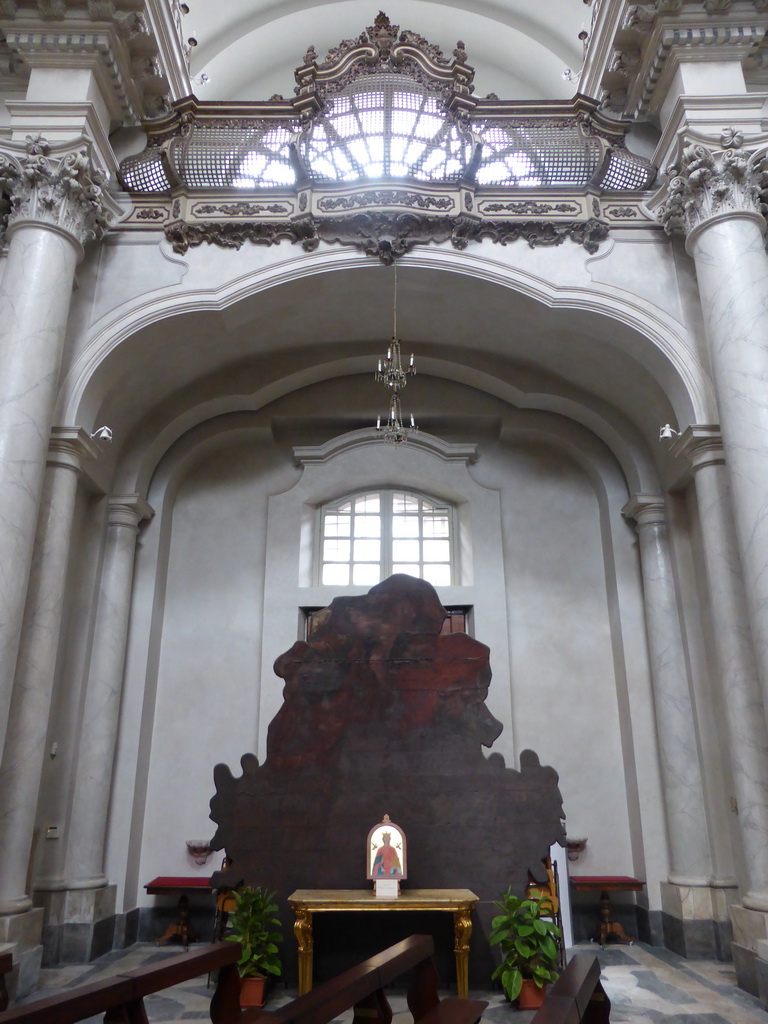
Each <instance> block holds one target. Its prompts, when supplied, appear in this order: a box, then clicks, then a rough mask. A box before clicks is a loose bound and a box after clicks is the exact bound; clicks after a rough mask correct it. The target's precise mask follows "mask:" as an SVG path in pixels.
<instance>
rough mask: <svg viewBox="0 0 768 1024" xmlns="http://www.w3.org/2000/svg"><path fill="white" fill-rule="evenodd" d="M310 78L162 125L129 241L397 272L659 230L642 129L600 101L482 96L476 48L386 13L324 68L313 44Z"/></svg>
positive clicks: (136, 188)
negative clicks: (265, 249)
mask: <svg viewBox="0 0 768 1024" xmlns="http://www.w3.org/2000/svg"><path fill="white" fill-rule="evenodd" d="M295 77H296V83H297V84H296V89H295V94H294V96H293V97H292V98H290V99H285V98H283V97H282V96H273V97H272V98H271V99H270V100H268V101H265V102H260V103H249V104H244V103H241V104H232V105H229V106H224V105H222V104H216V105H215V106H214V105H212V104H208V105H206V104H202V103H198V101H197V100H196V99H194V98H190V99H188V100H184V101H181V102H180V103H177V104H175V105H174V110H173V112H172V113H171V114H170V115H169V116H168V117H166V118H163V119H159V120H157V121H155V122H152V123H147V124H145V128H146V130H147V134H148V146H147V149H146V150H145V151H144V152H143V153H139V154H137V155H135V156H132V157H129V158H127V159H126V160H124V161H123V163H122V164H121V168H120V174H121V180H122V182H123V184H124V186H125V187H126V189H128V190H129V191H130V192H131V193H132V199H133V201H134V210H133V213H132V214H131V216H130V218H129V219H128V220H127V221H126V223H125V225H124V227H125V228H126V229H134V228H135V229H138V228H142V229H143V230H146V229H147V228H148V227H150V226H153V225H156V226H157V227H162V229H163V230H164V231H165V233H166V236H167V238H168V239H169V241H170V242H171V244H172V246H173V248H174V250H175V251H176V252H180V253H183V252H185V251H187V250H188V249H190V248H192V247H195V246H198V245H202V244H203V243H208V244H215V245H220V246H224V247H227V248H239V247H240V246H241V245H243V244H244V243H245V242H251V243H255V244H261V245H272V244H276V243H279V242H281V241H284V240H287V241H289V242H292V243H295V244H300V245H301V246H302V247H303V248H304V249H305V250H307V251H312V250H314V249H316V248H317V247H318V245H320V244H321V243H333V244H341V245H349V246H354V247H356V248H357V249H359V250H360V251H362V252H365V253H366V254H368V255H374V256H376V257H378V258H379V259H381V260H382V261H383V262H385V263H390V262H392V261H393V260H395V259H397V258H398V257H399V256H401V255H403V254H404V253H406V252H409V251H410V250H411V249H413V247H414V246H416V245H423V244H428V243H444V242H449V243H451V244H452V245H454V246H455V247H457V248H465V247H466V246H467V245H469V244H470V243H472V242H476V241H482V240H483V239H490V240H492V241H495V242H499V243H501V244H507V243H510V242H513V241H516V240H518V239H524V240H525V241H526V242H527V243H528V244H529V245H531V246H535V245H559V244H561V243H562V242H563V241H564V240H566V239H570V240H572V241H574V242H576V243H577V244H579V245H582V246H583V247H584V248H585V249H586V250H587V251H588V252H590V253H591V252H594V251H595V250H596V249H597V247H598V245H599V243H600V242H601V241H602V240H603V239H604V238H605V237H606V236H607V233H608V226H609V225H611V226H612V227H613V226H625V225H628V224H629V223H630V222H632V224H633V226H634V225H637V224H638V223H640V222H645V223H649V220H648V218H647V216H646V215H645V214H644V213H643V212H642V207H641V205H640V197H639V193H640V192H642V191H643V190H645V189H646V188H647V187H648V186H649V185H650V183H651V181H652V179H653V177H654V176H655V170H654V168H653V167H652V166H651V165H650V164H649V162H648V161H647V160H644V159H642V158H641V157H637V156H635V155H634V154H632V153H631V152H629V151H628V150H627V149H626V147H625V145H624V136H625V134H626V131H627V130H628V127H629V126H628V124H626V123H623V122H619V121H616V119H615V118H608V117H604V116H603V115H602V114H601V113H600V111H599V110H598V107H597V104H596V103H594V102H592V101H590V100H588V99H586V98H584V97H579V98H577V99H576V100H574V101H573V102H570V103H545V104H541V105H533V104H530V103H514V102H509V101H503V100H500V99H499V98H498V97H497V96H493V95H491V96H488V97H486V98H485V99H480V98H478V97H476V96H474V95H473V91H472V90H473V86H472V80H473V78H474V71H473V69H472V67H471V66H470V65H469V64H468V63H467V54H466V51H465V49H464V45H463V43H461V42H459V43H458V44H457V46H456V48H455V49H454V51H453V54H452V56H451V57H446V56H445V55H444V54H443V53H442V51H441V50H440V49H439V48H438V47H436V46H434V45H432V44H431V43H429V42H428V41H427V40H426V39H424V38H423V37H422V36H420V35H418V34H417V33H415V32H410V31H405V30H403V31H401V30H400V27H399V26H397V25H392V24H391V23H390V21H389V19H388V18H387V17H386V15H384V14H379V16H378V17H377V18H376V21H375V23H374V24H373V25H372V26H370V27H369V28H368V29H366V30H365V31H364V32H362V33H361V34H360V35H359V36H358V37H356V38H354V39H347V40H344V41H343V42H342V43H340V44H339V45H338V46H337V47H334V48H333V49H332V50H331V52H330V53H329V54H328V56H327V57H326V58H325V59H324V60H318V58H317V54H316V53H315V50H314V48H313V47H310V48H309V50H308V51H307V53H306V54H305V57H304V62H303V64H302V65H301V66H300V67H299V68H298V69H297V70H296V73H295ZM617 193H618V194H619V197H620V198H621V200H622V202H621V203H619V204H616V203H610V205H609V202H608V201H609V199H614V198H616V194H617ZM161 197H162V198H161ZM625 212H626V216H625Z"/></svg>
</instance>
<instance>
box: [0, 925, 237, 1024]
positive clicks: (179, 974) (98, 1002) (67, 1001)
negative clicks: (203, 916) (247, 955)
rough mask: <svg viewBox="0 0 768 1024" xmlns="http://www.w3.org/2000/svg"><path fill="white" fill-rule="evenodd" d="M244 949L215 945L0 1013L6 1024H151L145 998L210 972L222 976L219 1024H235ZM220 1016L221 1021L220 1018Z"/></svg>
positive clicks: (215, 1003)
mask: <svg viewBox="0 0 768 1024" xmlns="http://www.w3.org/2000/svg"><path fill="white" fill-rule="evenodd" d="M239 957H240V946H239V945H238V944H237V943H235V942H215V943H212V944H211V945H209V946H203V947H202V949H197V950H193V951H192V952H190V953H180V954H179V955H178V956H172V957H168V959H167V960H165V961H164V962H163V963H161V964H152V965H151V966H149V967H139V968H138V969H137V970H135V971H125V972H123V973H122V974H116V975H114V976H113V977H111V978H105V979H103V980H101V981H96V982H93V983H92V984H91V985H80V986H78V987H77V988H73V989H71V991H69V992H64V993H61V994H60V995H56V996H49V997H48V998H46V999H38V1000H36V1001H35V1002H31V1003H28V1004H27V1005H26V1006H16V1007H14V1008H13V1009H11V1010H7V1011H6V1012H5V1013H0V1022H1V1024H76V1022H77V1021H81V1020H85V1019H86V1018H88V1017H93V1016H95V1015H96V1014H99V1013H103V1014H105V1017H104V1020H105V1022H110V1021H115V1022H118V1021H119V1022H120V1024H147V1016H146V1012H145V1010H144V997H145V996H148V995H152V994H154V993H155V992H161V991H162V990H163V989H166V988H170V987H171V986H172V985H178V984H179V982H182V981H187V980H188V979H190V978H196V977H198V976H199V975H201V974H208V973H209V972H210V971H215V970H218V971H219V984H218V986H217V988H216V991H215V993H214V995H213V999H212V1000H211V1020H212V1021H214V1024H229V1022H231V1021H236V1020H237V1019H238V1017H239V1014H240V1002H239V997H240V981H239V978H238V975H237V961H238V959H239ZM214 1013H216V1016H214Z"/></svg>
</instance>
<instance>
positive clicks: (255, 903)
mask: <svg viewBox="0 0 768 1024" xmlns="http://www.w3.org/2000/svg"><path fill="white" fill-rule="evenodd" d="M233 896H234V898H235V910H234V911H233V913H231V914H230V916H229V923H230V925H231V926H232V931H231V933H230V934H229V935H227V940H228V941H229V942H239V943H240V945H241V947H242V953H241V956H240V959H239V960H238V961H237V969H238V972H239V974H240V977H241V978H266V977H268V976H269V975H279V974H280V972H281V970H282V962H281V960H280V956H279V952H278V945H279V943H281V942H282V941H283V933H282V931H281V930H280V921H279V920H278V918H277V917H275V914H276V913H277V904H276V903H275V894H274V893H273V892H267V890H266V889H261V888H254V887H253V886H250V885H246V886H243V888H242V889H238V890H237V891H236V892H234V893H233Z"/></svg>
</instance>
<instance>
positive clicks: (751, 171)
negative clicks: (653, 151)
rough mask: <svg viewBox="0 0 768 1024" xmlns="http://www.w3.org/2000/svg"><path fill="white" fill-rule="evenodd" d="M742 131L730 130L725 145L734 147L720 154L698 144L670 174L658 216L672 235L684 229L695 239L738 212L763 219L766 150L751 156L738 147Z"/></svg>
mask: <svg viewBox="0 0 768 1024" xmlns="http://www.w3.org/2000/svg"><path fill="white" fill-rule="evenodd" d="M741 141H742V140H741V137H740V135H739V133H737V132H733V131H732V130H730V129H725V130H724V132H723V135H722V142H723V144H724V145H725V146H727V145H728V144H729V143H730V148H723V149H720V150H717V149H715V148H714V146H708V145H706V144H704V143H699V142H696V143H693V144H691V145H688V146H686V147H685V148H684V149H683V152H682V155H681V157H680V159H679V161H678V162H677V164H675V165H674V166H672V167H670V168H669V170H668V171H667V174H668V175H669V176H670V177H669V181H668V184H667V185H666V186H665V192H666V194H665V196H664V198H663V201H662V202H661V203H660V205H659V206H658V207H657V211H656V215H657V217H658V219H659V220H660V221H661V223H662V224H663V225H664V230H665V231H666V232H667V234H672V233H673V232H675V231H682V232H684V234H686V235H690V234H691V232H693V231H694V230H695V229H696V228H698V227H701V226H702V225H705V224H707V223H708V222H709V221H711V220H714V219H715V218H720V217H723V216H726V215H733V214H752V215H754V216H755V217H762V216H763V215H764V214H765V213H766V210H768V207H767V206H766V198H767V196H766V189H768V159H767V158H766V151H765V148H761V149H760V150H757V151H756V152H754V153H752V155H749V154H748V153H745V152H743V151H742V150H741V149H739V148H737V147H738V146H740V145H741Z"/></svg>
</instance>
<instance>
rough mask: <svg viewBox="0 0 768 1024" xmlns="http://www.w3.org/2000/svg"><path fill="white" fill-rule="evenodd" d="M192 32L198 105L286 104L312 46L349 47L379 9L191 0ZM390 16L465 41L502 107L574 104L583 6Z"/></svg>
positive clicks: (448, 48) (404, 11) (354, 3)
mask: <svg viewBox="0 0 768 1024" xmlns="http://www.w3.org/2000/svg"><path fill="white" fill-rule="evenodd" d="M189 6H190V12H189V14H188V15H187V16H186V19H185V22H184V30H185V34H187V33H188V34H189V35H194V36H195V38H197V40H198V46H197V47H196V48H195V49H194V51H193V58H192V73H193V75H194V76H196V77H199V76H200V75H201V73H205V74H206V75H208V76H209V79H210V81H209V82H208V83H207V84H206V85H197V86H196V91H197V93H198V96H199V97H200V99H205V100H262V99H268V98H269V97H270V96H272V95H273V94H275V93H280V94H281V95H284V96H289V95H291V94H292V92H293V87H294V85H295V82H294V78H293V71H294V69H295V68H296V67H298V66H299V65H300V64H301V63H302V60H303V57H304V53H305V51H306V49H307V47H308V46H309V45H310V44H313V45H314V46H315V48H316V50H317V53H318V57H319V58H321V59H322V58H323V57H324V56H325V54H326V53H327V51H328V49H329V48H330V47H332V46H335V45H336V44H337V43H339V42H340V41H341V40H342V39H346V38H350V37H356V36H358V35H359V34H360V33H361V32H362V31H363V30H364V29H366V28H367V27H368V26H369V25H372V24H373V21H374V18H375V17H376V14H377V13H378V10H379V8H378V6H377V4H376V3H375V2H374V3H370V4H369V3H361V2H360V0H191V2H190V4H189ZM385 13H386V14H387V15H388V16H389V18H390V20H391V21H392V22H393V24H398V25H399V26H400V28H401V29H411V30H412V31H414V32H418V33H420V34H421V35H423V36H425V37H426V39H427V40H429V42H431V43H435V44H437V45H438V46H440V47H441V48H442V50H443V52H444V53H445V54H446V56H449V57H450V55H451V53H452V51H453V49H454V47H455V46H456V43H457V42H458V40H462V42H463V43H464V44H465V45H466V47H467V52H468V60H469V63H470V64H471V65H472V66H473V67H474V68H475V69H476V72H477V74H476V78H475V92H476V94H477V95H479V96H485V95H487V93H489V92H495V93H496V94H497V95H498V96H499V97H500V98H502V99H520V100H528V99H534V100H535V99H568V98H570V97H571V96H572V95H573V93H574V91H575V86H574V85H573V84H572V83H570V82H567V81H565V80H564V79H563V77H562V73H563V70H564V68H566V67H571V68H573V69H574V70H578V69H579V67H580V66H581V57H582V44H581V42H580V41H579V39H578V35H579V32H580V30H581V29H582V28H586V29H588V28H589V24H590V14H591V12H590V8H589V7H587V6H586V5H585V3H584V2H583V0H539V2H538V3H533V2H532V0H439V2H438V0H389V2H388V3H387V4H386V8H385Z"/></svg>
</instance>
